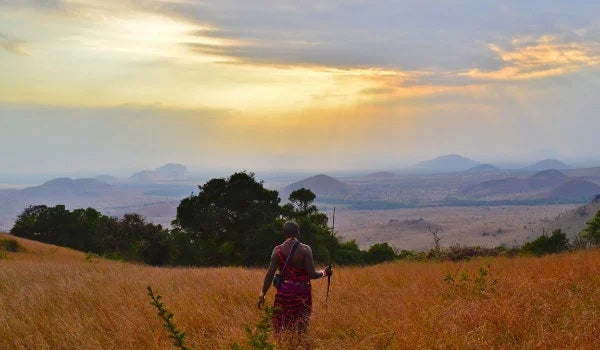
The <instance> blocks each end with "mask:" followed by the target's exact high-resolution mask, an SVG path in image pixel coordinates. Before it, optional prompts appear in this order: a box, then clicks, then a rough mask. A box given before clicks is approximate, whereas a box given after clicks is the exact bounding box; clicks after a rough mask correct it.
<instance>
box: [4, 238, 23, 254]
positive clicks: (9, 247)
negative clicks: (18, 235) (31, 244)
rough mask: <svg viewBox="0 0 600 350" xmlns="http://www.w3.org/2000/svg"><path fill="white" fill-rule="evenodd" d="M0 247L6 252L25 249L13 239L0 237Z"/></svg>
mask: <svg viewBox="0 0 600 350" xmlns="http://www.w3.org/2000/svg"><path fill="white" fill-rule="evenodd" d="M0 249H2V250H5V251H7V252H19V251H23V250H25V248H23V246H22V245H20V244H19V242H17V240H15V239H10V238H3V239H0Z"/></svg>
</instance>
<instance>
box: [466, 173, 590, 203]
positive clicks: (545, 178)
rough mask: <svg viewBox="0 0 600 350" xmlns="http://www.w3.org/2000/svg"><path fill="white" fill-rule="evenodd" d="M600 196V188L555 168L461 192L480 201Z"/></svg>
mask: <svg viewBox="0 0 600 350" xmlns="http://www.w3.org/2000/svg"><path fill="white" fill-rule="evenodd" d="M599 193H600V186H598V185H596V184H594V183H592V182H590V181H587V180H584V179H579V178H570V177H568V176H567V175H565V174H563V173H562V172H560V171H558V170H555V169H551V170H544V171H541V172H538V173H536V174H534V175H532V176H529V177H524V178H520V177H507V178H504V179H500V180H489V181H484V182H482V183H479V184H476V185H471V186H468V187H466V188H464V189H463V190H462V191H460V194H461V195H462V196H464V197H465V198H469V199H478V200H504V199H544V200H552V199H555V200H565V201H578V200H581V201H583V200H590V199H592V198H594V197H595V196H596V195H597V194H599Z"/></svg>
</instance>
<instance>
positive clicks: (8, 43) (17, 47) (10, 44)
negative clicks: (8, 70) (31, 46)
mask: <svg viewBox="0 0 600 350" xmlns="http://www.w3.org/2000/svg"><path fill="white" fill-rule="evenodd" d="M0 48H2V49H4V50H6V51H8V52H11V53H14V54H17V55H25V56H26V55H29V53H28V52H27V50H26V48H25V41H24V40H20V39H14V38H10V37H8V36H7V35H5V34H2V33H0Z"/></svg>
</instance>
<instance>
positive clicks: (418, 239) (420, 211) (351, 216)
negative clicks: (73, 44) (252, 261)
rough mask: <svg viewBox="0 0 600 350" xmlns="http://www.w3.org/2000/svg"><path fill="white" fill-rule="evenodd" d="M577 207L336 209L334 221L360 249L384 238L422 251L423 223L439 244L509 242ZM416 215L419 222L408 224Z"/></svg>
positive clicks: (427, 241)
mask: <svg viewBox="0 0 600 350" xmlns="http://www.w3.org/2000/svg"><path fill="white" fill-rule="evenodd" d="M578 206H579V205H577V204H560V205H535V206H518V205H513V206H493V207H429V208H409V209H393V210H348V209H346V208H338V210H337V215H338V218H337V220H336V224H337V225H338V226H337V227H338V229H339V232H340V234H341V235H342V236H343V237H344V238H346V239H355V240H356V242H357V243H358V244H359V245H361V246H362V247H368V246H370V245H372V244H374V243H377V242H388V243H390V244H391V245H393V246H395V247H396V248H398V249H409V250H426V249H429V248H432V247H433V244H432V240H431V233H430V232H429V230H428V226H431V227H441V230H440V235H441V236H442V237H444V238H443V239H442V241H441V242H440V243H441V245H442V246H445V247H448V246H451V245H455V244H459V245H471V246H482V247H496V246H499V245H501V244H505V245H508V246H513V245H521V244H523V243H524V242H526V241H530V240H533V239H535V238H536V237H538V236H540V235H541V234H542V229H543V228H546V232H550V231H549V227H551V225H552V222H553V220H555V218H556V217H557V216H558V215H565V214H566V213H569V211H571V210H573V209H575V208H577V207H578ZM594 214H595V212H594ZM421 218H422V219H423V222H424V224H418V225H411V224H408V223H411V222H416V221H417V220H419V219H421ZM583 222H584V223H585V221H583ZM557 228H558V227H557ZM581 228H583V227H581ZM571 231H572V230H571ZM577 233H579V231H577Z"/></svg>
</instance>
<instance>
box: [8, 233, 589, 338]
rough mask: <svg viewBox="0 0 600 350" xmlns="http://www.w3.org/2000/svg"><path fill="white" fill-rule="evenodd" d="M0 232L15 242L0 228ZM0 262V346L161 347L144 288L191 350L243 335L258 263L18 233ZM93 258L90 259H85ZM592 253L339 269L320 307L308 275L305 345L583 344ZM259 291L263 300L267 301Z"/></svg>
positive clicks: (321, 290)
mask: <svg viewBox="0 0 600 350" xmlns="http://www.w3.org/2000/svg"><path fill="white" fill-rule="evenodd" d="M0 238H13V237H12V236H8V235H0ZM16 239H17V240H18V241H19V243H20V244H21V245H23V246H24V247H25V248H26V251H25V252H20V253H7V257H6V258H5V259H2V260H0V310H1V312H0V325H2V326H1V327H0V348H7V349H8V348H10V349H169V348H171V339H169V338H168V336H167V334H166V332H165V331H164V329H163V328H162V325H161V321H160V319H158V317H156V313H155V310H154V308H153V307H152V306H151V305H150V300H149V298H148V296H147V295H146V286H148V285H150V286H152V288H153V289H154V290H155V291H156V292H158V293H160V294H161V295H162V296H163V302H164V303H165V305H166V306H167V307H168V309H169V310H170V311H172V312H173V313H174V314H175V318H174V321H175V323H176V324H177V326H178V327H179V328H180V329H181V330H183V331H185V332H186V344H187V345H188V346H190V347H192V348H197V349H226V348H228V346H229V344H230V343H231V342H233V341H237V342H239V343H243V342H244V334H243V324H245V323H247V324H253V323H254V322H256V321H257V320H258V319H259V318H260V316H261V313H260V311H259V310H257V309H256V306H255V302H256V297H257V295H258V292H259V290H260V286H261V283H262V279H263V277H264V272H265V271H264V270H262V269H245V268H204V269H202V268H154V267H148V266H142V265H134V264H126V263H119V262H114V261H105V260H102V259H99V258H94V259H92V260H93V261H90V260H89V259H88V260H86V259H85V255H84V254H82V253H80V252H75V251H73V250H70V249H65V248H58V247H53V246H49V245H44V244H41V243H37V242H31V241H27V240H23V239H18V238H16ZM94 261H95V263H94ZM598 261H600V250H599V249H595V250H588V251H579V252H575V253H569V254H559V255H552V256H546V257H542V258H534V257H524V258H484V259H474V260H472V261H469V262H465V263H454V262H443V263H429V262H414V263H407V262H398V263H389V264H384V265H377V266H372V267H365V268H337V269H336V273H335V275H334V276H333V278H332V286H331V294H330V298H329V309H328V310H326V309H325V308H324V298H325V288H326V287H325V284H326V282H325V281H324V280H321V281H315V282H314V283H313V291H314V295H313V297H314V309H315V310H314V313H313V316H312V321H311V325H310V329H309V336H310V338H311V342H312V345H313V348H315V349H377V348H384V347H386V346H388V348H391V349H414V348H428V349H431V348H433V349H475V348H486V349H489V348H519V349H520V348H546V349H559V348H560V349H564V348H573V349H593V348H594V347H595V346H597V345H596V344H597V340H598V334H600V294H599V293H598V290H600V264H599V263H598ZM488 265H489V275H488V276H487V278H489V279H490V280H496V283H495V284H494V286H493V289H492V290H489V291H486V293H480V294H476V293H475V294H473V293H470V294H464V293H449V292H452V291H451V290H449V288H452V286H451V285H449V284H448V283H446V282H444V277H445V276H446V275H447V274H448V273H452V274H454V273H455V272H456V271H457V270H460V271H464V272H466V273H467V274H469V275H470V276H474V275H476V274H477V271H478V269H479V268H480V267H482V266H485V268H486V269H488ZM272 297H273V291H272V290H271V291H269V294H268V296H267V299H269V300H268V302H269V301H271V302H272Z"/></svg>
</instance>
